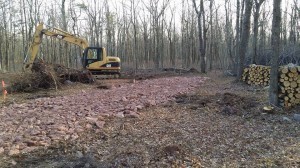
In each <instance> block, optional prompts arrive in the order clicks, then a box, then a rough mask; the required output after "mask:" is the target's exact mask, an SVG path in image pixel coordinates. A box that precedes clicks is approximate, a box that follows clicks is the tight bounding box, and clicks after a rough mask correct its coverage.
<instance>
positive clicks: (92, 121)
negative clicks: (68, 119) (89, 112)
mask: <svg viewBox="0 0 300 168" xmlns="http://www.w3.org/2000/svg"><path fill="white" fill-rule="evenodd" d="M85 119H86V120H87V121H88V122H90V123H91V124H94V123H95V122H97V121H98V118H93V117H85Z"/></svg>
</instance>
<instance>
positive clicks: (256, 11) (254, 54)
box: [251, 0, 265, 64]
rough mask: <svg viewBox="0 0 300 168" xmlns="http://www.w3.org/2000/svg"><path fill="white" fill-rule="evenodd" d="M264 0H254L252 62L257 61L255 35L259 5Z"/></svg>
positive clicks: (256, 32)
mask: <svg viewBox="0 0 300 168" xmlns="http://www.w3.org/2000/svg"><path fill="white" fill-rule="evenodd" d="M264 1H265V0H254V2H255V3H254V4H255V8H254V20H253V22H254V23H253V44H252V47H253V55H252V60H251V62H252V63H253V64H256V63H257V36H258V26H259V25H258V20H259V15H260V7H261V5H262V3H263V2H264Z"/></svg>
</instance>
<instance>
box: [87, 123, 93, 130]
mask: <svg viewBox="0 0 300 168" xmlns="http://www.w3.org/2000/svg"><path fill="white" fill-rule="evenodd" d="M85 128H86V129H92V128H93V126H92V125H91V124H89V123H88V124H86V125H85Z"/></svg>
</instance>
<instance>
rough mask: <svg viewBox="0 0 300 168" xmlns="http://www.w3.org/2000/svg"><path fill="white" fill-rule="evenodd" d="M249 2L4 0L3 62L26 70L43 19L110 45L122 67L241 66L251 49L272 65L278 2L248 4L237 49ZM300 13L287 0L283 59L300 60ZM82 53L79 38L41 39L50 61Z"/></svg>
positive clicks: (69, 62) (74, 60)
mask: <svg viewBox="0 0 300 168" xmlns="http://www.w3.org/2000/svg"><path fill="white" fill-rule="evenodd" d="M200 2H201V3H200ZM246 2H247V1H245V0H225V1H214V0H210V1H202V0H201V1H199V2H197V1H195V4H194V1H190V0H180V1H174V0H155V1H152V0H151V1H150V0H149V1H141V0H138V1H134V0H122V1H113V0H102V1H95V0H88V1H79V0H77V1H76V0H61V1H58V0H55V1H51V2H48V1H44V0H12V1H1V2H0V7H1V8H0V9H1V10H0V17H1V21H0V28H1V29H0V37H1V38H0V48H1V50H0V62H1V67H0V70H1V71H2V72H6V71H15V72H18V71H20V69H21V67H22V66H21V65H22V63H23V60H24V58H25V57H26V55H27V52H28V47H29V46H30V44H31V41H32V38H33V33H34V31H35V26H36V25H37V24H38V23H41V22H43V23H44V24H46V25H48V26H50V27H55V28H60V29H62V30H65V31H67V32H69V33H71V34H75V35H77V36H79V37H82V38H85V39H87V41H88V42H89V43H90V45H91V46H103V47H105V48H107V51H108V54H109V55H113V56H118V57H120V58H121V60H122V65H123V67H133V68H136V69H145V68H164V67H173V68H190V67H195V68H198V69H200V67H202V68H203V69H201V70H202V72H204V71H209V70H212V69H222V70H234V71H235V69H236V68H235V67H236V66H237V64H238V62H239V60H238V58H239V56H240V54H239V53H240V52H242V53H245V56H246V57H245V60H244V62H243V64H244V65H249V64H251V63H254V64H260V65H270V60H271V57H272V53H271V51H272V49H271V23H272V20H271V19H272V8H271V6H272V2H271V1H270V0H255V1H253V3H251V4H249V5H251V6H250V7H249V9H250V8H251V11H249V12H251V13H249V14H250V21H249V22H250V25H249V26H250V27H249V33H250V34H249V40H247V44H246V47H242V48H243V51H239V48H241V47H240V45H241V44H240V42H241V37H242V32H243V30H242V29H243V26H242V25H243V21H244V20H245V17H244V16H245V14H246V12H247V11H246V8H247V7H246V5H248V3H246ZM299 14H300V11H299V2H298V0H289V1H287V0H286V1H283V2H282V23H281V27H280V36H281V45H280V59H279V63H280V64H281V65H284V64H287V63H295V64H297V63H298V61H299V56H298V55H299V46H298V41H299V19H298V18H299ZM199 39H200V40H199ZM243 45H244V44H243ZM80 56H81V53H80V50H79V49H78V48H76V46H73V45H70V44H68V43H66V42H63V41H60V40H58V39H53V38H49V37H48V38H47V37H45V39H44V40H43V43H42V47H41V51H40V53H39V57H40V58H43V59H44V60H46V61H47V62H51V63H60V64H63V65H66V66H68V67H77V66H80V64H81V63H80ZM201 63H202V64H201ZM200 65H201V66H200Z"/></svg>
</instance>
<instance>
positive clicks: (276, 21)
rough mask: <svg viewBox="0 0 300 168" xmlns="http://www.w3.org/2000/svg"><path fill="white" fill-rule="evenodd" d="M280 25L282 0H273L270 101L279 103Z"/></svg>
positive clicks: (274, 103)
mask: <svg viewBox="0 0 300 168" xmlns="http://www.w3.org/2000/svg"><path fill="white" fill-rule="evenodd" d="M280 25H281V0H273V21H272V49H273V57H272V67H271V75H270V89H269V102H270V104H272V105H275V106H277V105H278V58H279V54H280Z"/></svg>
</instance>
